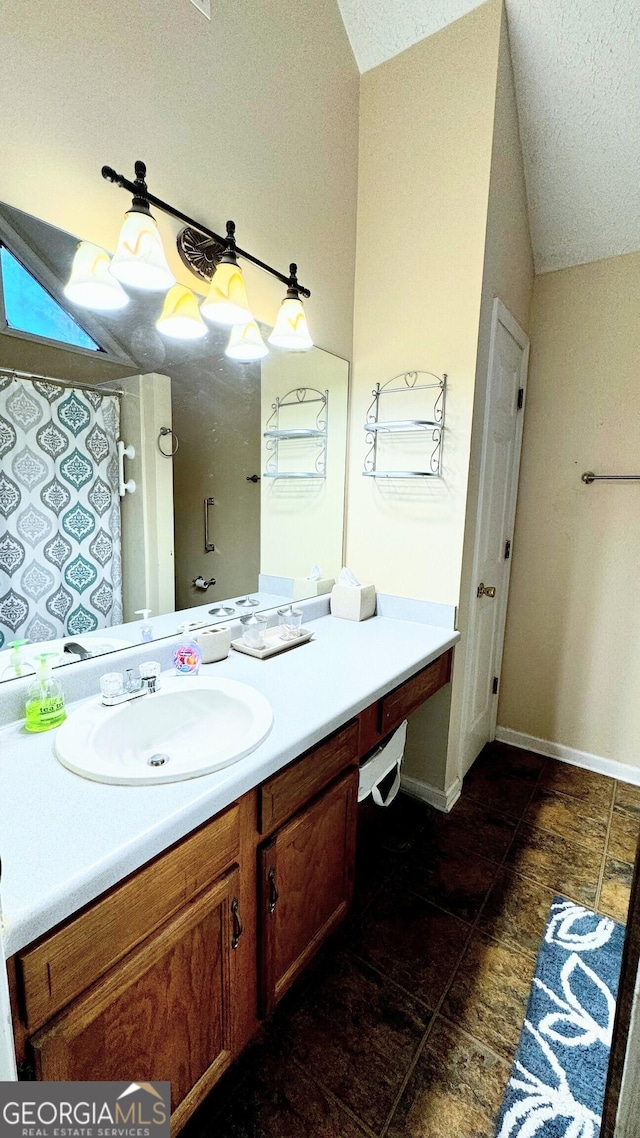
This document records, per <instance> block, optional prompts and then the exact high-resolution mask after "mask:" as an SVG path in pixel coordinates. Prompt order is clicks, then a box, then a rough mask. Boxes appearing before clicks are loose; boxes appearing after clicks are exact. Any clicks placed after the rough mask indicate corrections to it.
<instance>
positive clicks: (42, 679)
mask: <svg viewBox="0 0 640 1138" xmlns="http://www.w3.org/2000/svg"><path fill="white" fill-rule="evenodd" d="M57 655H58V654H57V652H53V653H52V652H43V653H42V654H41V655H40V656H37V657H36V659H37V660H38V661H39V663H38V669H37V677H38V678H37V679H36V680H35V681H34V682H33V683H32V684H31V686H30V687H29V690H28V692H27V699H26V703H25V723H24V725H25V728H26V730H27V731H51V730H52V729H53V728H54V727H59V726H60V724H61V723H64V720H65V719H66V718H67V713H66V711H65V709H64V695H63V694H62V688H61V687H60V684H59V683H58V682H57V680H54V679H53V677H52V675H51V664H50V662H49V661H50V660H52V659H54V658H57Z"/></svg>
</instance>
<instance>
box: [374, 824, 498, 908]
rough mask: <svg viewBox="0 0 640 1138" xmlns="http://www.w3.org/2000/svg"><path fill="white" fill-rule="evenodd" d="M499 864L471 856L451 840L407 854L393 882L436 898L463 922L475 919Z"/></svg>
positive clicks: (438, 903)
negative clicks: (408, 855)
mask: <svg viewBox="0 0 640 1138" xmlns="http://www.w3.org/2000/svg"><path fill="white" fill-rule="evenodd" d="M496 872H497V868H496V864H495V862H493V861H488V860H487V859H486V858H483V857H481V856H480V855H479V854H474V855H470V854H469V853H468V851H467V850H463V849H460V847H459V846H458V845H456V844H455V843H453V842H451V841H450V840H449V839H444V840H443V841H442V842H440V843H439V844H438V845H437V846H436V847H435V848H434V849H433V850H431V851H429V852H428V853H425V852H424V851H422V853H420V854H418V852H416V853H415V854H414V855H413V856H410V857H408V858H407V859H405V861H404V862H403V864H402V866H401V868H400V869H399V871H398V872H397V873H396V875H395V877H394V881H397V882H400V883H402V885H405V886H406V887H407V888H408V889H411V890H413V891H414V892H415V893H419V894H420V896H421V897H424V898H425V899H426V900H427V901H433V903H434V904H435V905H439V906H440V907H441V908H442V909H446V910H447V912H449V913H453V914H454V916H456V917H460V918H461V919H462V920H463V921H471V922H473V921H474V920H475V919H476V917H477V915H478V913H479V911H480V908H481V906H482V903H483V901H484V899H485V897H486V896H487V893H488V892H489V889H490V888H491V885H492V883H493V881H494V879H495V876H496Z"/></svg>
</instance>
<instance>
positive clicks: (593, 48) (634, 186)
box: [338, 0, 640, 273]
mask: <svg viewBox="0 0 640 1138" xmlns="http://www.w3.org/2000/svg"><path fill="white" fill-rule="evenodd" d="M338 3H339V6H340V10H341V12H342V18H343V20H344V24H345V27H346V29H347V34H348V36H349V39H350V42H351V46H352V48H353V52H354V55H355V57H356V61H357V63H358V66H359V68H360V71H361V72H364V71H368V70H369V69H370V68H372V67H376V66H377V65H378V64H379V63H382V62H384V61H385V60H387V59H391V58H392V57H393V56H394V55H397V54H398V52H400V51H403V50H404V49H405V48H407V47H410V46H411V45H412V44H414V43H417V42H418V40H421V39H424V37H425V36H429V35H432V34H433V33H434V32H436V31H439V30H440V29H441V28H443V27H445V25H446V24H449V23H451V22H452V21H453V20H457V19H458V18H459V17H461V16H464V15H465V14H466V13H467V12H469V11H471V10H472V9H473V8H476V7H478V4H477V3H475V2H474V0H338ZM506 6H507V15H508V21H509V35H510V41H511V53H512V58H513V66H514V74H515V83H516V94H517V100H518V114H519V117H520V133H521V139H522V151H523V158H524V168H525V178H526V183H527V196H528V200H529V218H530V225H531V240H532V245H533V252H534V258H535V265H536V271H537V272H539V273H543V272H549V271H551V270H553V269H561V268H566V267H567V266H569V265H576V264H582V263H583V262H587V261H596V260H599V259H600V258H602V257H613V256H617V255H618V254H620V253H629V252H634V251H637V250H640V4H639V3H638V0H506Z"/></svg>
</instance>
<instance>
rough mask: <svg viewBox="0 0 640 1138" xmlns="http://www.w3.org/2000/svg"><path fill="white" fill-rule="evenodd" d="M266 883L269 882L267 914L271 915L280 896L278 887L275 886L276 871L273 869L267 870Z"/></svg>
mask: <svg viewBox="0 0 640 1138" xmlns="http://www.w3.org/2000/svg"><path fill="white" fill-rule="evenodd" d="M267 881H268V882H269V912H270V913H273V912H274V911H275V907H276V904H277V901H278V897H279V896H280V894H279V893H278V887H277V885H276V871H275V869H270V870H269V872H268V873H267Z"/></svg>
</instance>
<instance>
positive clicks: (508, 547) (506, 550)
mask: <svg viewBox="0 0 640 1138" xmlns="http://www.w3.org/2000/svg"><path fill="white" fill-rule="evenodd" d="M510 557H511V541H510V540H509V541H505V543H504V559H505V561H508V560H509V558H510Z"/></svg>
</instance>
